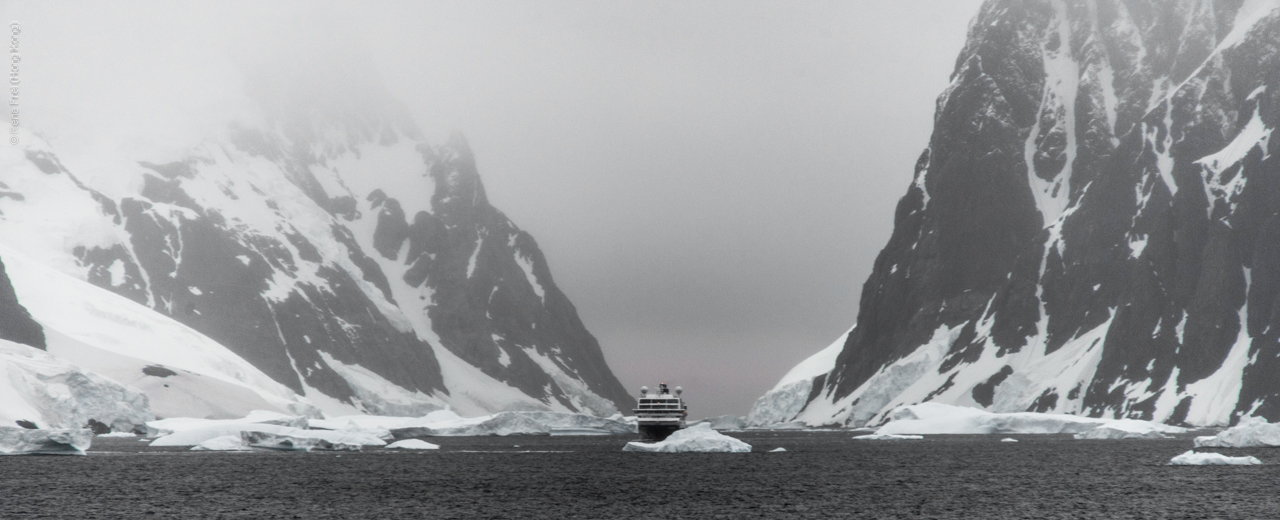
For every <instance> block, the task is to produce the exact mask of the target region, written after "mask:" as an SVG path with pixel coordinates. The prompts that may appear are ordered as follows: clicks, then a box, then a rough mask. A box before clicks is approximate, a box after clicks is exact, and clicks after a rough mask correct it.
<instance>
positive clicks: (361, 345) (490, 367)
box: [0, 42, 634, 415]
mask: <svg viewBox="0 0 1280 520" xmlns="http://www.w3.org/2000/svg"><path fill="white" fill-rule="evenodd" d="M327 45H328V46H327V47H325V48H327V49H330V50H331V51H332V52H329V53H327V54H325V58H324V59H314V60H309V59H305V58H300V59H292V60H290V59H288V58H289V55H288V53H281V54H271V55H269V56H265V57H260V56H252V55H242V56H248V57H243V58H242V59H241V60H240V62H239V64H238V68H237V69H234V70H235V71H236V72H237V73H238V74H239V75H240V78H241V79H242V81H243V87H244V99H243V100H241V101H244V104H243V105H240V106H236V107H234V108H229V110H228V116H227V117H226V119H227V121H226V122H225V123H224V124H220V125H217V126H215V127H213V128H207V129H203V130H201V132H199V133H202V134H203V135H204V137H203V138H201V139H193V140H191V142H189V143H188V145H187V146H186V147H176V146H174V142H173V141H172V140H171V139H169V138H166V137H165V136H161V138H160V139H158V140H157V142H162V143H163V145H158V144H155V143H151V142H148V140H147V139H146V136H135V137H137V138H136V139H134V140H132V141H125V142H126V143H127V144H126V145H122V146H115V147H102V146H94V147H79V146H77V142H78V141H77V140H75V139H56V138H55V139H45V138H43V137H42V136H41V135H40V134H39V133H35V132H32V131H30V130H27V129H26V128H23V130H22V132H21V134H20V137H21V141H22V145H21V146H10V147H6V149H5V150H4V151H3V152H0V154H3V155H2V156H0V164H3V168H4V170H3V171H4V174H3V178H2V179H0V180H2V181H3V182H4V184H3V185H0V187H2V188H3V189H4V190H5V192H4V194H5V196H4V197H0V230H2V231H0V236H3V237H4V238H3V243H4V245H5V246H6V247H7V248H9V249H7V250H6V258H5V260H6V261H8V260H9V259H10V258H8V257H15V256H21V257H24V258H25V259H27V260H30V261H34V262H38V263H42V264H46V265H49V266H52V267H54V268H56V269H57V270H59V271H60V272H62V273H64V274H66V275H70V276H71V277H72V278H75V279H79V280H84V281H87V282H89V283H91V284H93V285H96V286H98V287H100V288H103V289H106V290H108V291H111V292H113V293H115V294H117V295H120V296H123V297H125V298H127V299H129V300H131V301H132V302H134V303H136V304H137V305H141V306H145V307H147V308H150V309H151V310H152V311H154V312H156V313H160V314H162V315H164V316H166V317H168V318H170V319H172V320H176V321H177V322H180V323H181V324H183V325H186V326H188V327H190V328H191V329H193V330H194V331H195V332H197V333H199V334H200V335H203V336H204V337H207V338H208V339H209V340H212V341H213V342H216V344H219V345H221V346H222V347H225V348H226V349H227V350H229V351H230V352H231V353H232V354H233V355H234V356H238V357H239V358H242V359H243V360H245V361H247V362H248V363H250V364H251V365H252V366H253V367H254V368H256V369H257V370H260V371H261V372H262V373H265V374H266V375H267V376H269V377H270V378H271V379H272V380H274V381H275V382H276V383H278V384H280V385H283V386H284V387H287V388H288V390H289V391H292V392H293V393H294V394H296V396H297V397H300V398H301V399H302V400H303V401H308V402H309V403H310V404H311V405H314V406H315V407H316V408H317V409H319V410H321V411H324V412H328V413H350V412H365V413H375V414H400V415H408V414H422V413H426V412H427V411H430V410H435V409H440V408H442V407H451V408H454V409H456V410H459V411H460V412H461V413H483V412H492V411H500V410H516V409H535V410H560V411H574V412H582V413H589V414H597V415H611V414H613V413H616V412H618V411H622V410H627V409H629V408H630V407H631V405H632V403H633V402H634V401H633V399H632V398H631V397H630V395H629V392H627V391H625V390H623V388H622V386H621V384H620V383H619V382H618V380H617V379H616V377H614V375H613V373H612V372H611V371H610V369H609V367H608V366H607V365H606V364H605V361H604V357H603V354H602V353H601V351H600V347H599V344H598V343H597V341H596V339H595V338H594V336H592V335H591V333H590V332H588V331H587V330H586V328H585V326H584V325H583V324H582V322H581V320H580V319H579V318H578V315H577V312H576V309H575V308H574V306H573V304H572V303H571V302H570V301H569V300H568V298H566V297H565V296H564V294H563V293H561V292H560V290H559V289H558V288H557V287H556V285H555V282H554V281H553V279H552V276H551V272H550V269H549V267H548V265H547V262H546V260H545V258H544V257H543V255H542V252H541V250H540V249H539V248H538V245H537V243H536V241H535V240H534V238H533V237H532V236H531V235H529V234H528V233H525V232H524V231H522V230H521V229H520V228H519V227H517V226H516V225H515V224H514V223H513V222H511V220H510V219H508V218H507V217H506V216H505V215H504V214H503V213H502V212H501V211H499V210H498V209H496V208H494V207H493V206H492V205H490V204H489V202H488V199H487V197H486V196H485V191H484V187H483V185H482V182H481V180H480V175H479V172H478V171H477V168H476V165H475V158H474V156H473V154H472V152H471V150H470V148H469V146H468V145H467V142H466V140H465V138H463V137H462V136H461V135H455V136H454V137H453V138H451V139H449V140H448V142H445V143H440V144H434V143H430V142H427V141H426V140H425V138H424V137H423V136H422V132H421V131H420V130H419V129H418V127H417V125H416V124H415V122H414V120H413V118H412V116H411V115H410V114H409V112H408V111H407V109H405V107H404V106H403V104H402V103H401V102H400V101H398V100H397V99H395V98H394V97H392V96H391V95H390V94H389V93H388V91H387V89H386V88H385V87H384V86H383V85H382V83H381V80H380V76H379V75H378V73H377V70H376V68H375V67H374V66H373V65H372V62H371V58H370V56H368V54H367V52H366V51H365V50H363V49H361V48H359V46H353V47H344V46H342V45H339V44H338V43H337V42H329V43H328V44H327ZM314 55H315V54H314V53H313V54H310V55H309V56H314ZM246 100H247V101H246ZM239 116H243V117H239ZM178 121H179V123H178V124H186V123H184V122H182V121H181V120H178ZM201 122H203V121H202V120H197V121H195V122H193V123H190V124H192V125H194V124H198V123H201ZM144 129H145V128H144ZM137 131H138V130H137V129H135V130H134V132H137ZM170 137H171V136H170ZM64 153H65V154H67V155H72V156H75V157H76V158H77V159H76V161H75V163H74V164H81V165H84V164H90V165H92V167H91V169H90V170H89V171H87V172H86V171H81V170H78V169H77V168H76V167H75V166H73V165H68V164H67V163H64V162H63V160H62V159H61V156H62V155H63V154H64ZM10 274H11V275H12V274H13V273H10ZM19 276H21V274H19ZM15 285H21V284H15ZM4 289H5V288H4V287H3V286H0V308H3V309H5V310H6V313H5V316H6V321H5V327H4V330H5V333H6V335H8V336H15V337H27V336H30V337H34V333H33V332H31V331H29V330H28V328H30V327H27V325H29V324H28V323H27V322H24V321H21V317H22V316H23V314H22V313H21V312H19V311H20V309H17V308H16V307H14V305H13V302H8V303H5V302H7V300H10V299H12V298H8V295H7V293H6V291H5V290H4ZM11 292H12V291H8V293H11ZM18 296H19V297H18V298H16V300H18V302H19V303H20V302H21V300H22V299H24V297H22V295H21V294H19V295H18ZM65 297H67V298H76V297H77V295H76V294H66V295H65ZM10 307H14V308H13V309H10ZM15 309H16V310H15ZM9 311H12V312H9ZM10 315H12V318H11V317H10ZM35 319H36V321H43V322H45V324H46V329H47V328H49V327H48V323H50V320H51V319H52V316H49V315H47V314H46V315H45V316H41V315H39V314H38V313H37V314H36V315H35ZM11 324H12V326H11ZM24 327H27V328H24ZM138 328H139V330H141V329H143V328H145V326H144V325H141V324H140V325H138ZM35 332H39V327H38V326H37V327H36V329H35ZM124 334H126V335H127V334H128V332H125V333H124ZM80 339H84V340H85V341H89V342H90V343H92V341H91V340H90V339H89V338H80ZM114 339H115V340H117V341H124V342H127V341H128V340H129V338H127V337H124V338H114ZM32 341H34V340H32ZM72 361H73V362H83V363H85V364H86V365H87V366H88V368H91V369H95V368H96V367H94V366H93V361H92V360H72ZM166 370H167V369H166Z"/></svg>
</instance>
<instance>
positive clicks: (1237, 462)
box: [1169, 450, 1262, 466]
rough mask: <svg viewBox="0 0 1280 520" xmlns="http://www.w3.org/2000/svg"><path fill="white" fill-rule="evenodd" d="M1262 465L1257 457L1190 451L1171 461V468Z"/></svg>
mask: <svg viewBox="0 0 1280 520" xmlns="http://www.w3.org/2000/svg"><path fill="white" fill-rule="evenodd" d="M1258 464H1262V461H1260V460H1258V458H1257V457H1248V456H1245V457H1228V456H1226V455H1223V454H1221V453H1196V452H1195V450H1188V451H1187V452H1186V453H1183V454H1182V455H1178V456H1176V457H1174V458H1172V459H1170V460H1169V465H1170V466H1253V465H1258Z"/></svg>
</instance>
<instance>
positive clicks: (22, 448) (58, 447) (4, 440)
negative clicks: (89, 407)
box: [0, 426, 93, 455]
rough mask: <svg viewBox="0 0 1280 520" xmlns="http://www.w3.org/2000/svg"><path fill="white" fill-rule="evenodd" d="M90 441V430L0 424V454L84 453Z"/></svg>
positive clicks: (91, 436)
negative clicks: (31, 428)
mask: <svg viewBox="0 0 1280 520" xmlns="http://www.w3.org/2000/svg"><path fill="white" fill-rule="evenodd" d="M92 442H93V431H92V430H82V429H53V430H28V429H26V428H18V427H14V426H0V455H84V452H85V450H88V449H89V445H90V444H91V443H92Z"/></svg>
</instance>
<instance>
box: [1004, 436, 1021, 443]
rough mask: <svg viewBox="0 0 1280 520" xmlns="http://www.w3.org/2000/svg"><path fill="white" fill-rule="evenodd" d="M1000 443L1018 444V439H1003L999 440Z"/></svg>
mask: <svg viewBox="0 0 1280 520" xmlns="http://www.w3.org/2000/svg"><path fill="white" fill-rule="evenodd" d="M1000 442H1018V439H1013V438H1009V437H1005V438H1003V439H1000Z"/></svg>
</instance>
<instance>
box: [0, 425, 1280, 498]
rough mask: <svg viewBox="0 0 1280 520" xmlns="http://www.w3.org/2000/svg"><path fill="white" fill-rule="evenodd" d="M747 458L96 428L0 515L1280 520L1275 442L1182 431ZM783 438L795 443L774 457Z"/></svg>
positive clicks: (554, 445) (19, 471) (764, 442)
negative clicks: (85, 452)
mask: <svg viewBox="0 0 1280 520" xmlns="http://www.w3.org/2000/svg"><path fill="white" fill-rule="evenodd" d="M732 435H734V436H735V437H738V438H741V439H742V440H745V441H746V442H748V443H750V444H752V445H753V446H754V447H755V451H756V452H755V453H749V454H649V453H623V452H622V451H621V449H622V446H623V444H625V443H626V441H627V440H629V439H626V438H623V437H484V438H477V437H472V438H434V439H429V440H430V441H431V442H434V443H437V444H440V445H441V449H440V450H438V451H431V452H392V451H383V450H378V449H374V450H368V451H365V452H362V453H319V452H317V453H277V452H271V453H213V452H191V451H187V450H183V449H173V448H149V447H146V444H145V443H142V442H138V441H136V440H134V439H103V438H99V439H96V440H95V442H94V447H93V450H91V452H90V455H89V456H87V457H0V518H5V519H9V518H306V519H311V518H699V519H702V518H1280V450H1275V449H1246V450H1223V451H1224V452H1227V453H1230V454H1232V455H1244V454H1249V455H1254V456H1256V457H1258V458H1260V459H1262V460H1263V462H1265V463H1267V464H1266V465H1263V466H1251V467H1172V466H1167V465H1166V464H1167V463H1168V462H1169V459H1170V458H1171V457H1173V456H1174V455H1177V454H1179V453H1182V452H1184V451H1186V450H1188V449H1190V447H1191V441H1190V437H1189V436H1183V437H1182V438H1179V439H1173V440H1131V441H1077V440H1074V439H1071V438H1070V437H1069V436H1043V435H1038V436H1037V435H1027V436H1014V437H1015V438H1018V439H1020V440H1021V442H1018V443H1002V442H999V441H1000V438H1001V436H931V437H927V438H926V439H925V440H922V441H854V440H852V439H851V438H852V436H853V434H852V433H849V432H831V431H828V432H749V433H732ZM777 447H783V448H786V449H787V451H786V452H784V453H765V452H766V451H768V450H771V449H774V448H777Z"/></svg>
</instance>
